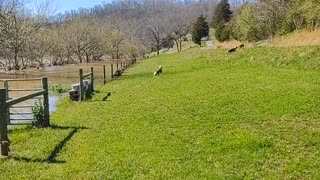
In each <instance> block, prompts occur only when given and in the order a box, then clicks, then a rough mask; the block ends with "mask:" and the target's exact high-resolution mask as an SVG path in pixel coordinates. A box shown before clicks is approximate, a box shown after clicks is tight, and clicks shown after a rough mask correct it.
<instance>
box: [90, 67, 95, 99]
mask: <svg viewBox="0 0 320 180" xmlns="http://www.w3.org/2000/svg"><path fill="white" fill-rule="evenodd" d="M90 81H91V84H90V85H91V87H90V91H91V93H93V91H94V86H93V83H94V75H93V67H91V76H90Z"/></svg>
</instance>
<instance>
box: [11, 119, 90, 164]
mask: <svg viewBox="0 0 320 180" xmlns="http://www.w3.org/2000/svg"><path fill="white" fill-rule="evenodd" d="M51 128H52V129H62V130H67V129H72V131H71V132H70V133H69V134H68V135H67V136H66V137H65V138H64V139H63V140H62V141H60V143H59V144H57V145H56V146H55V148H54V149H53V150H52V152H51V154H50V155H49V156H48V157H47V158H46V159H31V158H27V157H12V159H14V160H16V161H24V162H31V163H52V164H62V163H65V162H66V161H59V160H57V156H58V154H59V153H60V152H61V150H62V149H63V147H64V146H65V145H66V144H67V142H68V141H70V140H71V138H72V137H73V136H74V135H75V134H76V133H77V132H79V131H80V130H84V129H88V128H86V127H70V126H58V125H52V126H51Z"/></svg>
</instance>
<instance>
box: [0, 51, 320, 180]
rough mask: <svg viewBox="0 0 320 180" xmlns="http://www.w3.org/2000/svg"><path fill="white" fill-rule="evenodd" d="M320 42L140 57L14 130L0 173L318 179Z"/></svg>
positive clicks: (13, 175)
mask: <svg viewBox="0 0 320 180" xmlns="http://www.w3.org/2000/svg"><path fill="white" fill-rule="evenodd" d="M319 49H320V48H319V47H300V48H290V49H286V48H248V49H244V50H241V51H238V52H236V53H234V54H227V53H226V50H223V49H220V50H209V51H208V50H200V49H199V48H193V49H190V50H188V51H184V52H183V53H175V54H171V55H162V56H160V57H156V58H152V59H148V60H145V61H140V62H139V63H138V64H137V65H136V66H135V67H133V68H131V69H130V70H129V71H127V72H126V73H125V75H124V76H122V77H121V78H119V79H117V80H115V81H112V82H111V83H109V84H107V85H105V86H99V87H97V88H96V90H97V92H96V94H95V96H94V97H93V99H92V100H91V101H88V102H82V103H73V102H69V101H68V100H64V101H63V102H61V104H60V106H59V108H58V112H56V113H55V114H54V115H53V116H52V123H53V124H55V126H54V127H52V128H48V129H30V128H29V129H28V128H27V129H21V130H14V131H12V132H11V133H10V135H9V137H10V139H11V141H12V148H11V150H12V157H11V158H9V159H0V179H35V178H39V179H131V178H132V179H133V178H134V179H243V178H245V179H256V178H265V179H291V178H293V179H317V178H319V177H320V58H319V57H320V51H319ZM159 65H162V66H163V67H164V73H163V74H162V75H161V76H156V77H154V76H153V71H154V70H155V69H156V68H157V67H158V66H159ZM108 93H111V95H110V96H108V97H107V94H108Z"/></svg>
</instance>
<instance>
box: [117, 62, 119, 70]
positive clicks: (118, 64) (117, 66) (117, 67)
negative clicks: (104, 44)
mask: <svg viewBox="0 0 320 180" xmlns="http://www.w3.org/2000/svg"><path fill="white" fill-rule="evenodd" d="M118 69H119V62H118V59H117V70H118Z"/></svg>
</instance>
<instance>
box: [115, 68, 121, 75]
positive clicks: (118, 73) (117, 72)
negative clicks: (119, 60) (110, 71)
mask: <svg viewBox="0 0 320 180" xmlns="http://www.w3.org/2000/svg"><path fill="white" fill-rule="evenodd" d="M121 74H122V72H121V70H119V69H118V70H116V72H115V73H114V76H121Z"/></svg>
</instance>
